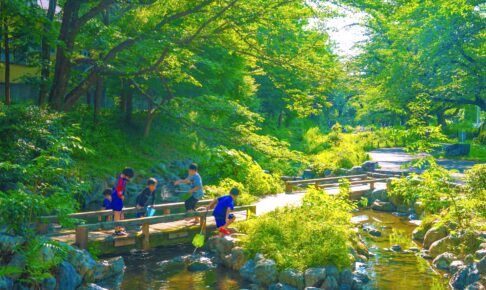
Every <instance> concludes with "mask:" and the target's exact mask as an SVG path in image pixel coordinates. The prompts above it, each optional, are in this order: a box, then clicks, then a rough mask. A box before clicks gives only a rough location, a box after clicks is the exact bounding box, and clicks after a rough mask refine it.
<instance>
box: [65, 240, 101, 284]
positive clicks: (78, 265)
mask: <svg viewBox="0 0 486 290" xmlns="http://www.w3.org/2000/svg"><path fill="white" fill-rule="evenodd" d="M68 257H69V258H68V262H69V263H70V264H71V265H73V266H74V268H75V269H76V272H78V273H79V274H80V275H81V277H82V278H83V280H84V281H85V282H91V281H93V279H94V270H95V268H96V264H97V263H96V261H95V260H93V258H92V257H91V255H90V254H89V253H88V252H87V251H86V250H79V249H74V248H73V249H72V251H71V253H70V254H69V255H68Z"/></svg>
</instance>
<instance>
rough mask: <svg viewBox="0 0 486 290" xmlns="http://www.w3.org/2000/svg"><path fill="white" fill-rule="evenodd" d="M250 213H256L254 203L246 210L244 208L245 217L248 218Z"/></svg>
mask: <svg viewBox="0 0 486 290" xmlns="http://www.w3.org/2000/svg"><path fill="white" fill-rule="evenodd" d="M251 215H253V216H254V215H256V205H251V206H250V207H249V208H248V209H247V210H246V219H248V218H249V217H250V216H251Z"/></svg>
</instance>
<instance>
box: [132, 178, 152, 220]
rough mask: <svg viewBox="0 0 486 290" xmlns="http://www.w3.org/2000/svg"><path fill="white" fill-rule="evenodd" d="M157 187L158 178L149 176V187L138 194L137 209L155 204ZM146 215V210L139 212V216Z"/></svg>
mask: <svg viewBox="0 0 486 290" xmlns="http://www.w3.org/2000/svg"><path fill="white" fill-rule="evenodd" d="M156 187H157V179H155V178H153V177H152V178H149V179H148V180H147V187H145V189H144V190H143V191H142V192H140V194H139V195H138V196H137V204H136V207H137V209H142V208H144V209H145V210H147V207H148V206H153V205H154V204H155V188H156ZM143 216H145V212H137V217H143Z"/></svg>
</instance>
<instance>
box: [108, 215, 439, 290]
mask: <svg viewBox="0 0 486 290" xmlns="http://www.w3.org/2000/svg"><path fill="white" fill-rule="evenodd" d="M353 222H355V223H361V224H363V225H364V226H367V227H374V228H376V229H378V230H380V231H381V232H382V236H381V237H378V238H375V237H371V236H370V235H368V234H366V233H364V234H363V237H364V238H365V241H366V243H367V245H368V247H369V249H370V252H371V253H373V254H374V256H373V257H370V259H369V261H368V263H367V264H366V265H367V268H366V269H365V270H366V272H367V273H368V275H369V276H370V279H371V281H370V282H369V283H368V284H367V286H366V289H393V290H411V289H414V290H422V289H423V290H429V289H436V290H438V289H447V288H446V287H445V286H444V285H445V284H444V282H445V281H444V279H442V278H441V276H440V274H438V273H436V272H434V270H432V268H431V267H430V265H429V263H428V262H427V261H426V260H424V259H423V258H421V257H417V256H416V255H415V253H404V252H398V253H397V252H393V251H390V250H388V249H389V248H390V247H391V246H392V245H393V244H396V243H399V244H401V246H402V248H403V250H406V249H408V248H410V247H418V245H416V244H415V243H413V242H412V232H413V230H414V228H415V227H416V225H414V224H412V223H410V222H409V221H408V220H407V219H406V218H403V217H396V216H393V215H391V214H389V213H381V212H374V211H360V212H358V213H355V214H354V217H353ZM192 251H193V248H192V247H190V246H185V247H173V248H159V249H152V250H151V251H149V252H141V251H133V252H132V253H130V254H126V255H124V256H123V257H124V259H125V263H126V266H127V268H126V271H125V276H124V279H123V282H122V284H121V285H120V286H119V288H120V289H127V290H128V289H130V290H132V289H139V290H142V289H154V290H155V289H181V290H182V289H184V290H185V289H222V290H232V289H241V288H245V287H248V283H247V282H245V281H243V279H241V277H240V276H239V275H238V273H237V272H234V271H230V270H228V269H225V268H222V267H216V268H213V269H210V270H207V271H204V272H189V271H187V270H183V271H181V272H177V271H175V272H173V273H167V272H166V271H165V270H164V269H163V267H162V266H161V262H163V261H166V260H169V259H172V258H174V257H176V256H181V255H188V254H191V253H192ZM117 288H118V287H117Z"/></svg>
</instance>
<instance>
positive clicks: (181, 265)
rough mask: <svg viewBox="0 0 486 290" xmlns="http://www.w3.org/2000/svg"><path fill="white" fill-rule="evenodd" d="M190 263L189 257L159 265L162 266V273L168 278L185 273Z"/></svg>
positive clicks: (178, 258)
mask: <svg viewBox="0 0 486 290" xmlns="http://www.w3.org/2000/svg"><path fill="white" fill-rule="evenodd" d="M188 263H189V258H188V257H187V256H179V257H175V258H173V259H170V260H165V261H162V262H160V263H159V264H158V265H159V266H160V271H161V272H163V273H164V275H167V276H168V275H173V274H177V273H179V272H182V271H184V269H186V265H187V264H188Z"/></svg>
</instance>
